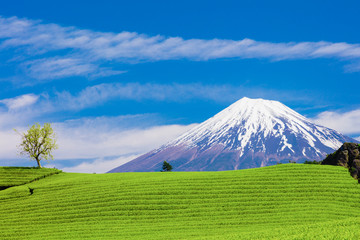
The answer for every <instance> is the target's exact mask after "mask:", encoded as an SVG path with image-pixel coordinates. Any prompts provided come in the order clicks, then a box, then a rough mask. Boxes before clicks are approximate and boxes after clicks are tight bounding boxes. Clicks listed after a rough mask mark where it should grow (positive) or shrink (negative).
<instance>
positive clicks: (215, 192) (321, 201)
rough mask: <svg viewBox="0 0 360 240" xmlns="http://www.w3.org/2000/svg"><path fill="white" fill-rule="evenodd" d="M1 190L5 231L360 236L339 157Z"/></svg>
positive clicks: (75, 235)
mask: <svg viewBox="0 0 360 240" xmlns="http://www.w3.org/2000/svg"><path fill="white" fill-rule="evenodd" d="M13 170H14V174H15V173H16V169H13ZM2 174H4V172H2V171H0V178H1V179H3V175H2ZM7 174H9V171H8V172H7ZM10 175H11V174H10ZM23 188H26V189H23ZM29 188H31V189H33V191H32V194H24V195H21V194H18V195H13V197H11V198H10V197H8V198H6V197H4V196H7V195H8V194H11V193H6V192H9V191H10V190H11V191H15V190H16V189H18V191H19V192H22V191H26V190H27V192H28V191H29V190H28V189H29ZM0 194H1V196H3V198H0V233H1V239H360V217H359V212H360V185H359V184H358V183H357V181H356V180H354V179H353V178H352V177H351V176H350V175H349V172H348V170H347V169H346V168H343V167H336V166H321V165H304V164H284V165H277V166H271V167H264V168H257V169H248V170H238V171H226V172H169V173H160V172H158V173H113V174H79V173H59V174H54V175H52V176H48V177H46V178H43V179H41V180H39V181H33V182H31V183H27V184H25V185H21V186H15V187H11V188H8V189H5V190H2V191H0ZM14 196H15V197H14Z"/></svg>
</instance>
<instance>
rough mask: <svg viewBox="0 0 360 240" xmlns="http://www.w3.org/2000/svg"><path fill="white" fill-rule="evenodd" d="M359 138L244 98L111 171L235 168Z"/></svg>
mask: <svg viewBox="0 0 360 240" xmlns="http://www.w3.org/2000/svg"><path fill="white" fill-rule="evenodd" d="M349 141H355V140H353V139H351V138H349V137H346V136H343V135H342V134H340V133H339V132H337V131H335V130H332V129H329V128H326V127H322V126H319V125H316V124H314V123H312V122H310V121H309V120H308V119H306V118H305V117H304V116H302V115H300V114H299V113H297V112H295V111H293V110H292V109H290V108H288V107H287V106H285V105H283V104H282V103H280V102H277V101H269V100H263V99H249V98H242V99H240V100H239V101H237V102H235V103H234V104H232V105H231V106H229V107H228V108H226V109H224V110H223V111H221V112H220V113H218V114H216V115H215V116H214V117H212V118H210V119H208V120H206V121H205V122H203V123H201V124H200V125H198V126H196V127H195V128H193V129H191V130H190V131H188V132H186V133H185V134H183V135H182V136H180V137H179V138H177V139H175V140H174V141H172V142H170V143H168V144H166V145H164V146H162V147H160V148H159V149H156V150H153V151H151V152H149V153H147V154H145V155H143V156H140V157H139V158H137V159H134V160H133V161H130V162H128V163H126V164H124V165H122V166H120V167H118V168H115V169H113V170H111V171H110V172H127V171H158V170H160V168H161V164H162V162H163V161H165V160H166V161H168V162H169V163H170V164H171V165H172V166H173V167H174V170H175V171H214V170H215V171H216V170H233V169H242V168H251V167H260V166H266V165H273V164H276V163H277V162H288V161H289V160H292V161H300V162H301V161H305V160H321V159H323V158H324V157H325V156H326V154H328V153H331V152H333V151H334V150H335V149H337V148H339V147H340V146H341V144H342V143H343V142H349Z"/></svg>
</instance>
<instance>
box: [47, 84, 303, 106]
mask: <svg viewBox="0 0 360 240" xmlns="http://www.w3.org/2000/svg"><path fill="white" fill-rule="evenodd" d="M243 96H247V97H257V98H258V97H262V98H266V99H272V98H273V96H276V97H277V100H284V101H294V100H295V101H302V102H308V101H310V100H309V98H308V97H306V96H307V95H306V94H304V93H301V92H299V91H296V92H295V91H287V92H284V91H278V90H274V89H263V88H256V87H253V88H248V87H243V86H232V85H204V84H199V83H191V84H177V83H173V84H139V83H128V84H122V83H110V84H99V85H94V86H90V87H87V88H85V89H83V90H82V91H80V92H79V93H78V94H71V93H69V92H67V91H63V92H59V93H57V94H56V98H55V99H53V100H50V103H48V104H47V105H46V107H47V108H48V109H50V108H51V109H56V110H59V109H67V110H70V109H71V110H78V109H83V108H88V107H91V106H96V105H101V104H103V103H104V102H106V101H109V100H112V99H120V100H135V101H143V100H155V101H171V102H184V101H188V100H193V99H203V100H212V101H215V102H223V103H232V102H234V101H237V100H239V99H240V98H241V97H243Z"/></svg>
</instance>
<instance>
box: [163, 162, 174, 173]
mask: <svg viewBox="0 0 360 240" xmlns="http://www.w3.org/2000/svg"><path fill="white" fill-rule="evenodd" d="M172 169H173V167H172V166H171V165H170V163H168V162H167V161H164V163H163V165H162V169H161V172H171V170H172Z"/></svg>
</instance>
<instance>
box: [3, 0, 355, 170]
mask: <svg viewBox="0 0 360 240" xmlns="http://www.w3.org/2000/svg"><path fill="white" fill-rule="evenodd" d="M359 7H360V4H359V3H358V2H357V1H342V2H341V3H340V2H337V3H335V2H329V1H315V2H314V1H301V2H294V1H271V2H270V1H211V2H210V1H106V0H104V1H101V2H99V1H86V3H85V2H83V1H66V0H65V1H37V0H35V1H16V0H14V1H11V2H10V1H9V2H7V3H3V4H2V6H1V8H0V16H1V17H0V60H1V61H0V146H1V147H0V165H33V163H32V162H30V161H29V160H26V159H25V158H24V157H20V156H18V155H16V147H15V146H16V145H17V144H18V142H19V139H18V138H19V136H17V135H16V134H15V133H14V131H13V128H16V129H19V130H25V129H26V128H27V126H29V125H32V124H33V123H35V122H40V123H44V122H51V123H53V126H54V128H55V130H56V132H57V134H58V141H59V150H57V151H56V152H55V157H56V161H53V162H50V163H48V165H47V166H50V167H51V166H55V167H58V168H61V169H64V170H67V171H82V172H104V171H107V170H110V169H111V168H112V167H115V166H118V165H120V164H121V163H123V162H125V161H128V160H130V159H131V158H133V157H135V156H138V155H139V154H142V153H145V152H147V151H149V150H151V149H153V148H156V147H158V146H159V145H161V144H163V143H165V142H167V141H169V140H171V139H172V138H174V137H176V136H178V135H179V134H181V133H182V132H184V131H186V130H187V129H189V128H191V127H192V126H194V124H196V123H200V122H202V121H204V120H206V119H207V118H209V117H211V116H213V115H214V114H216V113H217V112H219V111H221V110H222V109H223V108H225V107H227V106H228V105H230V104H231V103H233V102H235V101H236V100H238V99H240V98H242V97H244V96H246V97H250V98H265V99H271V100H278V101H281V102H282V103H284V104H286V105H288V106H289V107H291V108H293V109H294V110H296V111H298V112H299V113H301V114H303V115H305V116H307V117H309V118H311V119H312V120H313V121H314V122H317V123H319V124H322V125H325V126H327V127H330V128H334V129H336V130H338V131H340V132H342V133H344V134H346V135H349V136H351V137H354V138H357V137H359V136H360V95H359V90H358V85H359V77H360V44H359V41H358V40H359V39H360V33H359V31H357V29H358V26H359V23H360V19H359V16H358V11H357V10H358V9H359Z"/></svg>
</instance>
